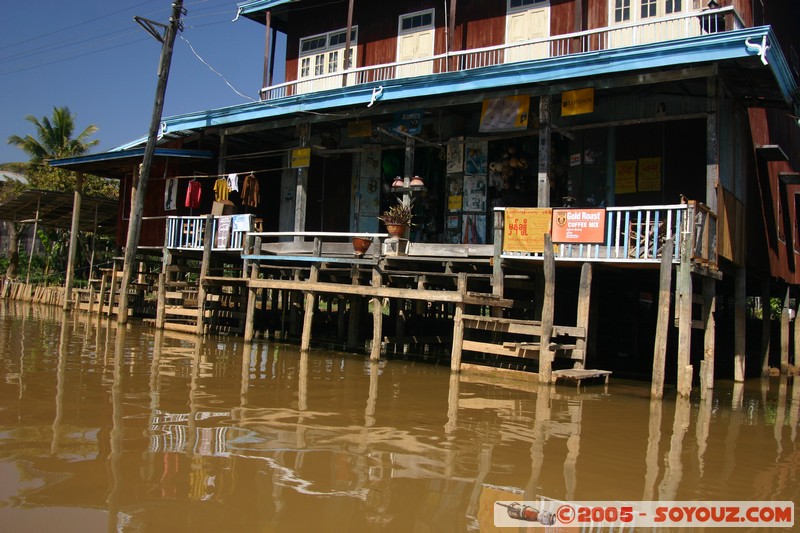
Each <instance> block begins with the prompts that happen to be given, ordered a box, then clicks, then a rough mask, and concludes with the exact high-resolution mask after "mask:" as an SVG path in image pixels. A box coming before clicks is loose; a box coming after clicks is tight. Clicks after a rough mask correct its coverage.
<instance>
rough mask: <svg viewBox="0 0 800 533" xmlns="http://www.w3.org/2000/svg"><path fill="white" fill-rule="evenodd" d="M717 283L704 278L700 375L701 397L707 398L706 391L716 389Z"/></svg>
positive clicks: (711, 279)
mask: <svg viewBox="0 0 800 533" xmlns="http://www.w3.org/2000/svg"><path fill="white" fill-rule="evenodd" d="M716 309H717V282H716V280H715V279H713V278H703V324H704V326H705V335H704V337H703V363H704V365H703V368H702V372H701V373H700V387H701V388H700V397H701V398H705V397H706V391H707V390H708V389H713V388H714V359H715V356H716V343H715V339H716V334H717V332H716V329H717V328H716V321H715V316H714V314H715V313H716Z"/></svg>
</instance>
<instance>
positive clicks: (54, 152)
mask: <svg viewBox="0 0 800 533" xmlns="http://www.w3.org/2000/svg"><path fill="white" fill-rule="evenodd" d="M25 120H27V121H28V122H30V123H31V124H33V125H34V127H35V128H36V137H33V136H31V135H26V136H25V137H20V136H19V135H11V136H10V137H9V138H8V144H13V145H14V146H16V147H18V148H20V149H21V150H22V151H24V152H25V153H26V154H28V155H29V156H30V164H32V165H40V164H42V163H45V162H46V161H47V160H49V159H61V158H64V157H74V156H78V155H83V154H85V153H86V152H88V151H89V148H91V147H92V146H95V145H96V144H97V143H99V142H100V141H98V140H97V139H95V140H89V137H91V136H92V135H94V133H95V132H96V131H97V126H95V125H94V124H92V125H89V126H88V127H87V128H86V129H85V130H83V131H82V132H81V133H80V134H78V136H77V137H74V138H73V135H74V133H75V115H73V114H72V113H70V111H69V108H68V107H66V106H65V107H54V108H53V117H52V120H51V119H50V118H48V117H42V120H41V121H40V120H39V119H37V118H36V117H34V116H33V115H28V116H27V117H25Z"/></svg>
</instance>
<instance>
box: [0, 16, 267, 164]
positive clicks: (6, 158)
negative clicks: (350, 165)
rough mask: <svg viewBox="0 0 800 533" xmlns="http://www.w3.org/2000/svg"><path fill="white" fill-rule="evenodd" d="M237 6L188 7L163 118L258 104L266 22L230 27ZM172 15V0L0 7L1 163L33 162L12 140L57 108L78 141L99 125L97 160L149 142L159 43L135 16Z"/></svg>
mask: <svg viewBox="0 0 800 533" xmlns="http://www.w3.org/2000/svg"><path fill="white" fill-rule="evenodd" d="M236 3H237V2H236V1H235V0H234V1H231V0H184V8H185V9H186V11H187V14H186V15H185V16H184V17H183V18H182V20H183V23H184V30H183V32H182V33H181V34H179V36H178V37H177V38H176V39H175V48H174V53H173V57H172V65H171V69H170V74H169V82H168V85H167V93H166V97H165V100H164V112H163V116H164V117H169V116H173V115H180V114H183V113H191V112H196V111H204V110H207V109H214V108H218V107H225V106H229V105H235V104H241V103H246V102H248V101H250V100H251V99H253V100H256V99H257V98H258V90H259V89H260V88H261V81H262V76H263V65H264V44H265V30H264V25H263V24H259V23H257V22H254V21H252V20H250V19H246V18H244V17H242V18H240V19H239V20H237V21H236V22H233V19H234V18H235V16H236ZM171 11H172V2H171V0H149V1H142V0H75V1H72V2H68V1H65V0H0V163H8V162H18V161H27V160H28V156H27V155H26V154H25V152H23V151H22V150H20V149H19V148H17V147H15V146H13V145H10V144H8V142H7V141H8V137H9V136H10V135H19V136H20V137H24V136H25V135H28V134H30V135H34V136H35V134H36V132H35V129H34V126H33V125H32V124H31V123H30V122H28V121H27V120H25V117H26V116H28V115H33V116H34V117H36V118H38V119H39V120H41V119H42V118H43V117H45V116H47V117H50V116H52V113H53V108H55V107H63V106H66V107H68V108H69V109H70V111H71V112H72V113H73V114H74V115H75V117H76V135H77V134H78V133H80V132H82V131H83V130H84V129H85V128H86V127H87V126H89V125H92V124H93V125H95V126H97V127H98V128H99V129H98V131H97V132H96V133H95V134H94V136H92V137H91V139H97V140H98V141H100V142H99V144H98V145H97V146H95V147H93V148H92V149H91V153H98V152H104V151H107V150H110V149H112V148H115V147H117V146H120V145H123V144H126V143H128V142H130V141H133V140H136V139H139V138H142V137H146V136H147V132H148V130H149V128H150V120H151V117H152V112H153V103H154V101H155V92H156V84H157V81H158V72H157V69H158V60H159V56H160V53H161V43H159V42H158V41H157V40H156V39H155V38H154V37H152V36H151V35H149V34H148V33H147V32H146V31H145V30H144V29H143V28H141V27H140V26H139V25H138V24H137V23H136V22H135V21H134V19H133V17H134V16H135V15H136V16H139V17H143V18H146V19H150V20H152V21H155V22H159V23H162V24H167V23H168V22H169V16H170V13H171ZM192 48H194V52H193V51H192ZM277 53H278V57H280V54H281V50H280V48H279V49H278V52H277ZM198 56H199V57H198ZM204 62H205V63H204ZM214 71H216V73H215V72H214ZM277 76H278V71H277V69H276V77H277ZM226 81H227V83H226ZM228 83H229V84H230V85H231V86H232V87H233V88H231V87H230V86H229V85H228ZM234 89H235V90H234ZM236 91H238V92H239V93H242V95H244V96H242V95H239V94H237V92H236Z"/></svg>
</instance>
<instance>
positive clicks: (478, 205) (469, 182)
mask: <svg viewBox="0 0 800 533" xmlns="http://www.w3.org/2000/svg"><path fill="white" fill-rule="evenodd" d="M463 210H464V211H477V212H479V213H485V212H486V176H485V175H484V176H477V175H470V176H464V204H463Z"/></svg>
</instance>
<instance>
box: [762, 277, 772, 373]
mask: <svg viewBox="0 0 800 533" xmlns="http://www.w3.org/2000/svg"><path fill="white" fill-rule="evenodd" d="M771 311H772V306H771V305H770V287H769V277H766V278H764V279H763V280H762V281H761V375H762V376H768V375H769V352H770V348H771V347H770V341H771V339H770V337H771V336H772V325H771V324H770V321H771V320H772V316H771V314H770V312H771Z"/></svg>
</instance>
